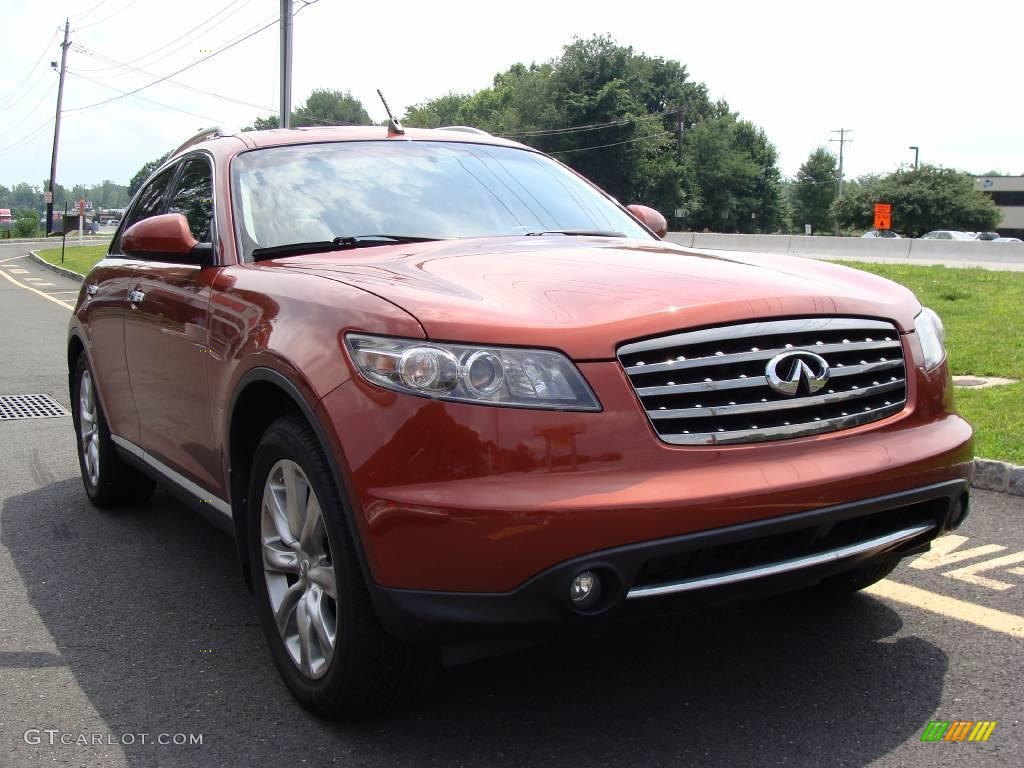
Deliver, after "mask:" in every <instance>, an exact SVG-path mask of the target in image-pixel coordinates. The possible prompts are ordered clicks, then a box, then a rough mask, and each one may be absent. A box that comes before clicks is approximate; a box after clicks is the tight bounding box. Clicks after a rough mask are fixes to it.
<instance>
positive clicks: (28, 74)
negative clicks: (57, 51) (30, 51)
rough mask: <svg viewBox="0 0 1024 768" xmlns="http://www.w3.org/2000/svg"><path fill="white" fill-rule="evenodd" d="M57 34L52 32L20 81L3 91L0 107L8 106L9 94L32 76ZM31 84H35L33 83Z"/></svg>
mask: <svg viewBox="0 0 1024 768" xmlns="http://www.w3.org/2000/svg"><path fill="white" fill-rule="evenodd" d="M58 34H59V33H58V32H56V31H55V32H54V33H53V36H52V37H51V38H50V39H49V40H48V41H47V43H46V45H44V46H43V52H42V53H40V54H39V58H38V59H36V60H35V63H34V64H33V65H32V66H31V67H29V69H28V72H26V73H25V77H23V78H22V79H21V82H19V83H18V84H17V85H16V86H14V87H13V88H12V89H11V90H9V91H8V92H7V93H5V94H4V95H3V97H0V107H6V106H8V102H9V101H10V98H11V96H13V95H14V94H15V93H17V92H18V89H19V88H21V86H23V85H24V84H25V82H26V81H27V80H28V79H29V78H30V77H31V76H32V73H33V72H35V70H36V67H38V66H39V62H40V61H42V60H43V57H45V56H46V52H47V51H48V50H50V46H51V45H53V41H54V40H56V39H57V35H58ZM38 79H39V78H36V80H37V81H38ZM33 85H35V83H33Z"/></svg>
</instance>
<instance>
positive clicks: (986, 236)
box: [974, 232, 999, 240]
mask: <svg viewBox="0 0 1024 768" xmlns="http://www.w3.org/2000/svg"><path fill="white" fill-rule="evenodd" d="M974 239H975V240H998V239H999V233H998V232H978V233H977V234H975V235H974Z"/></svg>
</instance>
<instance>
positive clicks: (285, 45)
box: [278, 0, 292, 128]
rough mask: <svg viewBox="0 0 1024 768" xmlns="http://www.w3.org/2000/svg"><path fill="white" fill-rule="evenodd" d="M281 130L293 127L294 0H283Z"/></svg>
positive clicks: (279, 121)
mask: <svg viewBox="0 0 1024 768" xmlns="http://www.w3.org/2000/svg"><path fill="white" fill-rule="evenodd" d="M278 125H279V126H280V127H281V128H291V127H292V0H281V116H280V119H279V120H278Z"/></svg>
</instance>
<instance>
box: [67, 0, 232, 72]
mask: <svg viewBox="0 0 1024 768" xmlns="http://www.w3.org/2000/svg"><path fill="white" fill-rule="evenodd" d="M239 2H243V0H232V1H231V2H230V3H228V4H227V5H225V6H224V7H223V8H221V9H220V10H219V11H217V12H216V13H214V14H213V15H211V16H209V17H207V18H206V19H204V20H203V21H201V22H199V23H198V24H197V25H196V26H194V27H192V28H191V29H190V30H188V31H187V32H185V33H183V34H181V35H178V37H176V38H174V39H173V40H171V41H169V42H167V43H164V44H163V45H161V46H158V47H156V48H154V49H153V50H151V51H149V52H147V53H144V54H142V55H141V56H136V57H135V58H134V59H130V60H129V61H127V62H124V63H120V64H118V65H116V66H113V67H95V68H93V69H90V70H85V69H83V70H80V71H90V72H103V71H107V70H111V69H118V68H119V67H121V66H129V65H131V64H135V63H137V62H139V61H142V60H143V59H148V58H149V57H151V56H153V55H154V54H156V53H159V52H160V51H162V50H164V49H165V48H169V47H170V46H172V45H174V44H175V43H176V42H178V41H179V40H181V39H182V38H185V37H188V36H189V35H191V34H192V33H193V32H195V31H196V30H197V29H200V28H201V27H203V26H205V25H206V24H208V23H209V22H211V21H213V20H214V19H215V18H217V17H218V16H220V15H221V14H222V13H224V12H225V11H226V10H228V9H229V8H231V7H232V6H234V5H237V4H238V3H239ZM244 2H246V3H248V2H249V0H244ZM238 10H239V11H240V10H241V9H240V8H239V9H238ZM237 12H238V11H236V12H235V13H237ZM234 15H235V14H234V13H232V14H228V15H227V16H225V17H224V18H223V19H221V20H220V21H218V22H217V23H216V24H214V25H213V26H212V27H210V28H209V29H206V30H204V31H203V32H202V33H201V34H200V35H199V37H202V35H204V34H206V33H207V32H212V31H213V30H214V29H216V28H217V27H219V26H220V25H221V24H223V23H224V22H225V21H227V20H228V19H230V18H231V17H233V16H234ZM199 37H196V38H195V39H193V40H187V41H185V42H184V43H183V44H182V45H180V46H178V47H177V48H174V49H173V50H170V51H168V52H167V53H166V54H164V55H163V56H160V57H158V58H156V59H153V60H152V61H150V62H148V63H147V64H146V65H145V66H147V67H149V66H152V65H153V64H156V63H157V62H158V61H163V60H164V59H166V58H167V57H168V56H173V55H174V54H175V53H177V52H178V51H180V50H181V49H182V48H184V47H185V46H186V45H188V44H189V43H191V42H195V40H198V39H199ZM86 55H90V54H86ZM91 55H96V56H98V57H99V58H101V59H106V58H107V57H105V56H102V55H100V54H96V53H93V54H91ZM107 60H108V61H109V60H110V59H107Z"/></svg>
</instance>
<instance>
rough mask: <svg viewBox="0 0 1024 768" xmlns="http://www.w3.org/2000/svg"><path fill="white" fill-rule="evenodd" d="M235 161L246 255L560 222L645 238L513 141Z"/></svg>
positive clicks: (289, 150) (329, 147)
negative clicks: (341, 240)
mask: <svg viewBox="0 0 1024 768" xmlns="http://www.w3.org/2000/svg"><path fill="white" fill-rule="evenodd" d="M233 168H234V183H235V194H234V199H235V201H236V206H237V210H236V215H237V216H236V217H237V219H238V221H239V222H240V227H241V229H242V232H243V238H242V240H243V244H244V248H245V250H246V256H248V255H249V254H250V253H251V251H252V249H253V248H260V247H262V248H266V247H272V246H276V245H287V244H290V243H304V242H313V241H319V240H331V239H332V238H334V237H340V236H356V235H372V234H391V235H409V236H418V237H431V238H458V237H492V236H503V235H521V234H524V233H527V232H536V231H544V230H563V229H564V230H588V231H589V230H601V231H610V232H617V233H621V234H623V235H625V236H627V237H632V238H640V239H644V240H650V238H651V235H650V234H649V233H648V232H647V231H646V230H644V229H643V228H642V227H640V225H638V224H637V223H636V222H635V221H634V220H633V219H632V218H631V217H630V216H629V215H628V214H626V213H625V212H624V211H622V210H621V209H620V208H619V207H618V206H616V205H615V204H614V203H613V202H611V201H610V200H609V199H608V198H607V197H605V196H604V195H603V194H601V193H600V192H599V191H598V190H597V189H595V188H594V187H592V186H591V185H589V184H587V183H586V182H585V181H583V180H582V179H580V178H579V177H578V176H576V175H575V174H574V173H572V172H570V171H568V170H566V169H565V168H563V167H562V166H561V165H559V164H558V163H556V162H554V161H553V160H551V159H550V158H548V157H545V156H544V155H540V154H537V153H535V152H529V151H526V150H522V149H515V148H512V147H502V146H494V145H489V144H471V143H459V142H428V141H352V142H337V143H331V144H309V145H301V146H284V147H270V148H267V149H261V150H256V151H252V152H246V153H244V154H242V155H240V156H239V157H238V158H237V159H236V160H235V162H234V165H233Z"/></svg>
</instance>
